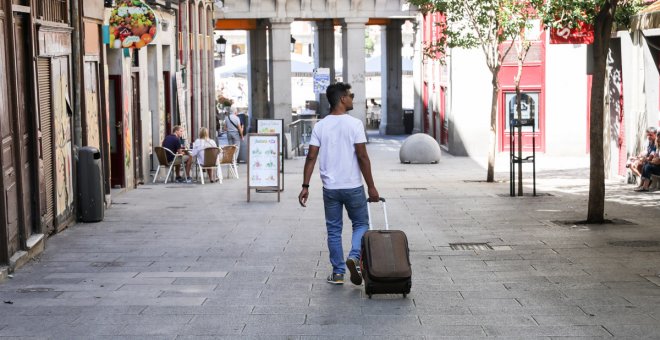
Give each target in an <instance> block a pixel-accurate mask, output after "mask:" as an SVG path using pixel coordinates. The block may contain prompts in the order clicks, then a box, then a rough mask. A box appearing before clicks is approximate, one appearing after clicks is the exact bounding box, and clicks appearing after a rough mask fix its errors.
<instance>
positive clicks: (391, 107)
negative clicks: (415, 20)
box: [380, 20, 405, 135]
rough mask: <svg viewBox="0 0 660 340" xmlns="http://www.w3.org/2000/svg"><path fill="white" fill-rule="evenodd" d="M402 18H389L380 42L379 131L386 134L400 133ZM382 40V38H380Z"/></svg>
mask: <svg viewBox="0 0 660 340" xmlns="http://www.w3.org/2000/svg"><path fill="white" fill-rule="evenodd" d="M402 24H403V21H402V20H391V21H390V23H388V24H387V26H386V28H385V31H386V33H385V34H386V36H385V41H383V42H382V48H383V54H382V55H383V56H384V57H385V58H383V59H382V61H381V62H382V65H381V81H382V84H383V89H384V90H385V91H384V92H383V94H384V97H386V98H387V100H386V101H385V100H383V104H382V107H381V121H380V133H381V134H386V135H402V134H404V132H405V129H404V127H403V108H402V102H401V96H402V91H401V85H402V79H401V77H402V67H401V25H402ZM381 40H382V38H381Z"/></svg>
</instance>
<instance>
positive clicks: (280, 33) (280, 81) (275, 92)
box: [270, 20, 292, 132]
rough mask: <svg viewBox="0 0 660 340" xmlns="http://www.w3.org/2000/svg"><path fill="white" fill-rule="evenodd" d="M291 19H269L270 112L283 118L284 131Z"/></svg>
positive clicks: (288, 107) (286, 127)
mask: <svg viewBox="0 0 660 340" xmlns="http://www.w3.org/2000/svg"><path fill="white" fill-rule="evenodd" d="M291 22H292V21H291V20H277V21H273V20H271V35H270V39H271V43H270V49H271V51H272V53H271V54H270V56H271V57H270V58H271V60H270V64H271V68H270V89H271V96H270V98H271V101H272V102H271V105H272V114H273V118H275V119H284V132H289V124H291Z"/></svg>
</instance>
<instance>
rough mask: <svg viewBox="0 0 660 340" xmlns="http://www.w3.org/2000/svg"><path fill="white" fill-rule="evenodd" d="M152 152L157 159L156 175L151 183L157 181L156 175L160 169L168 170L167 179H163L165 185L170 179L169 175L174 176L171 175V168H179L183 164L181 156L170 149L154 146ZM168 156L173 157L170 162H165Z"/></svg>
mask: <svg viewBox="0 0 660 340" xmlns="http://www.w3.org/2000/svg"><path fill="white" fill-rule="evenodd" d="M154 152H155V153H156V157H157V158H158V168H157V169H156V174H155V175H154V180H153V182H152V183H156V180H157V179H158V173H159V172H160V169H161V168H167V169H168V170H167V177H165V183H167V180H168V179H169V178H170V175H174V174H173V173H172V168H173V167H175V166H181V164H183V156H182V155H179V154H175V153H174V152H172V151H171V150H170V149H168V148H164V147H162V146H155V147H154ZM168 154H170V155H172V156H174V158H173V159H172V161H168V160H167V155H168Z"/></svg>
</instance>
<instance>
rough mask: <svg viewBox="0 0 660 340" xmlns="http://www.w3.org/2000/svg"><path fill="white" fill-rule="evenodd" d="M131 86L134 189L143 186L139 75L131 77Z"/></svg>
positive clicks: (134, 74)
mask: <svg viewBox="0 0 660 340" xmlns="http://www.w3.org/2000/svg"><path fill="white" fill-rule="evenodd" d="M131 81H132V85H133V98H132V99H133V112H132V113H133V155H134V158H133V164H134V166H133V170H134V176H133V178H134V183H133V185H134V187H135V188H137V187H138V185H140V184H144V167H143V164H142V114H141V112H140V74H139V73H133V74H132V75H131Z"/></svg>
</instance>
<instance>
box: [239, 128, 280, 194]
mask: <svg viewBox="0 0 660 340" xmlns="http://www.w3.org/2000/svg"><path fill="white" fill-rule="evenodd" d="M279 142H280V135H278V134H276V133H251V134H248V143H247V144H248V173H247V178H248V179H247V181H248V188H247V189H248V192H247V200H248V202H249V201H250V189H257V190H258V189H262V190H263V189H270V190H273V191H276V192H277V201H278V202H279V201H280V190H279V189H280V165H281V164H280V152H279V149H278V145H279Z"/></svg>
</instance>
